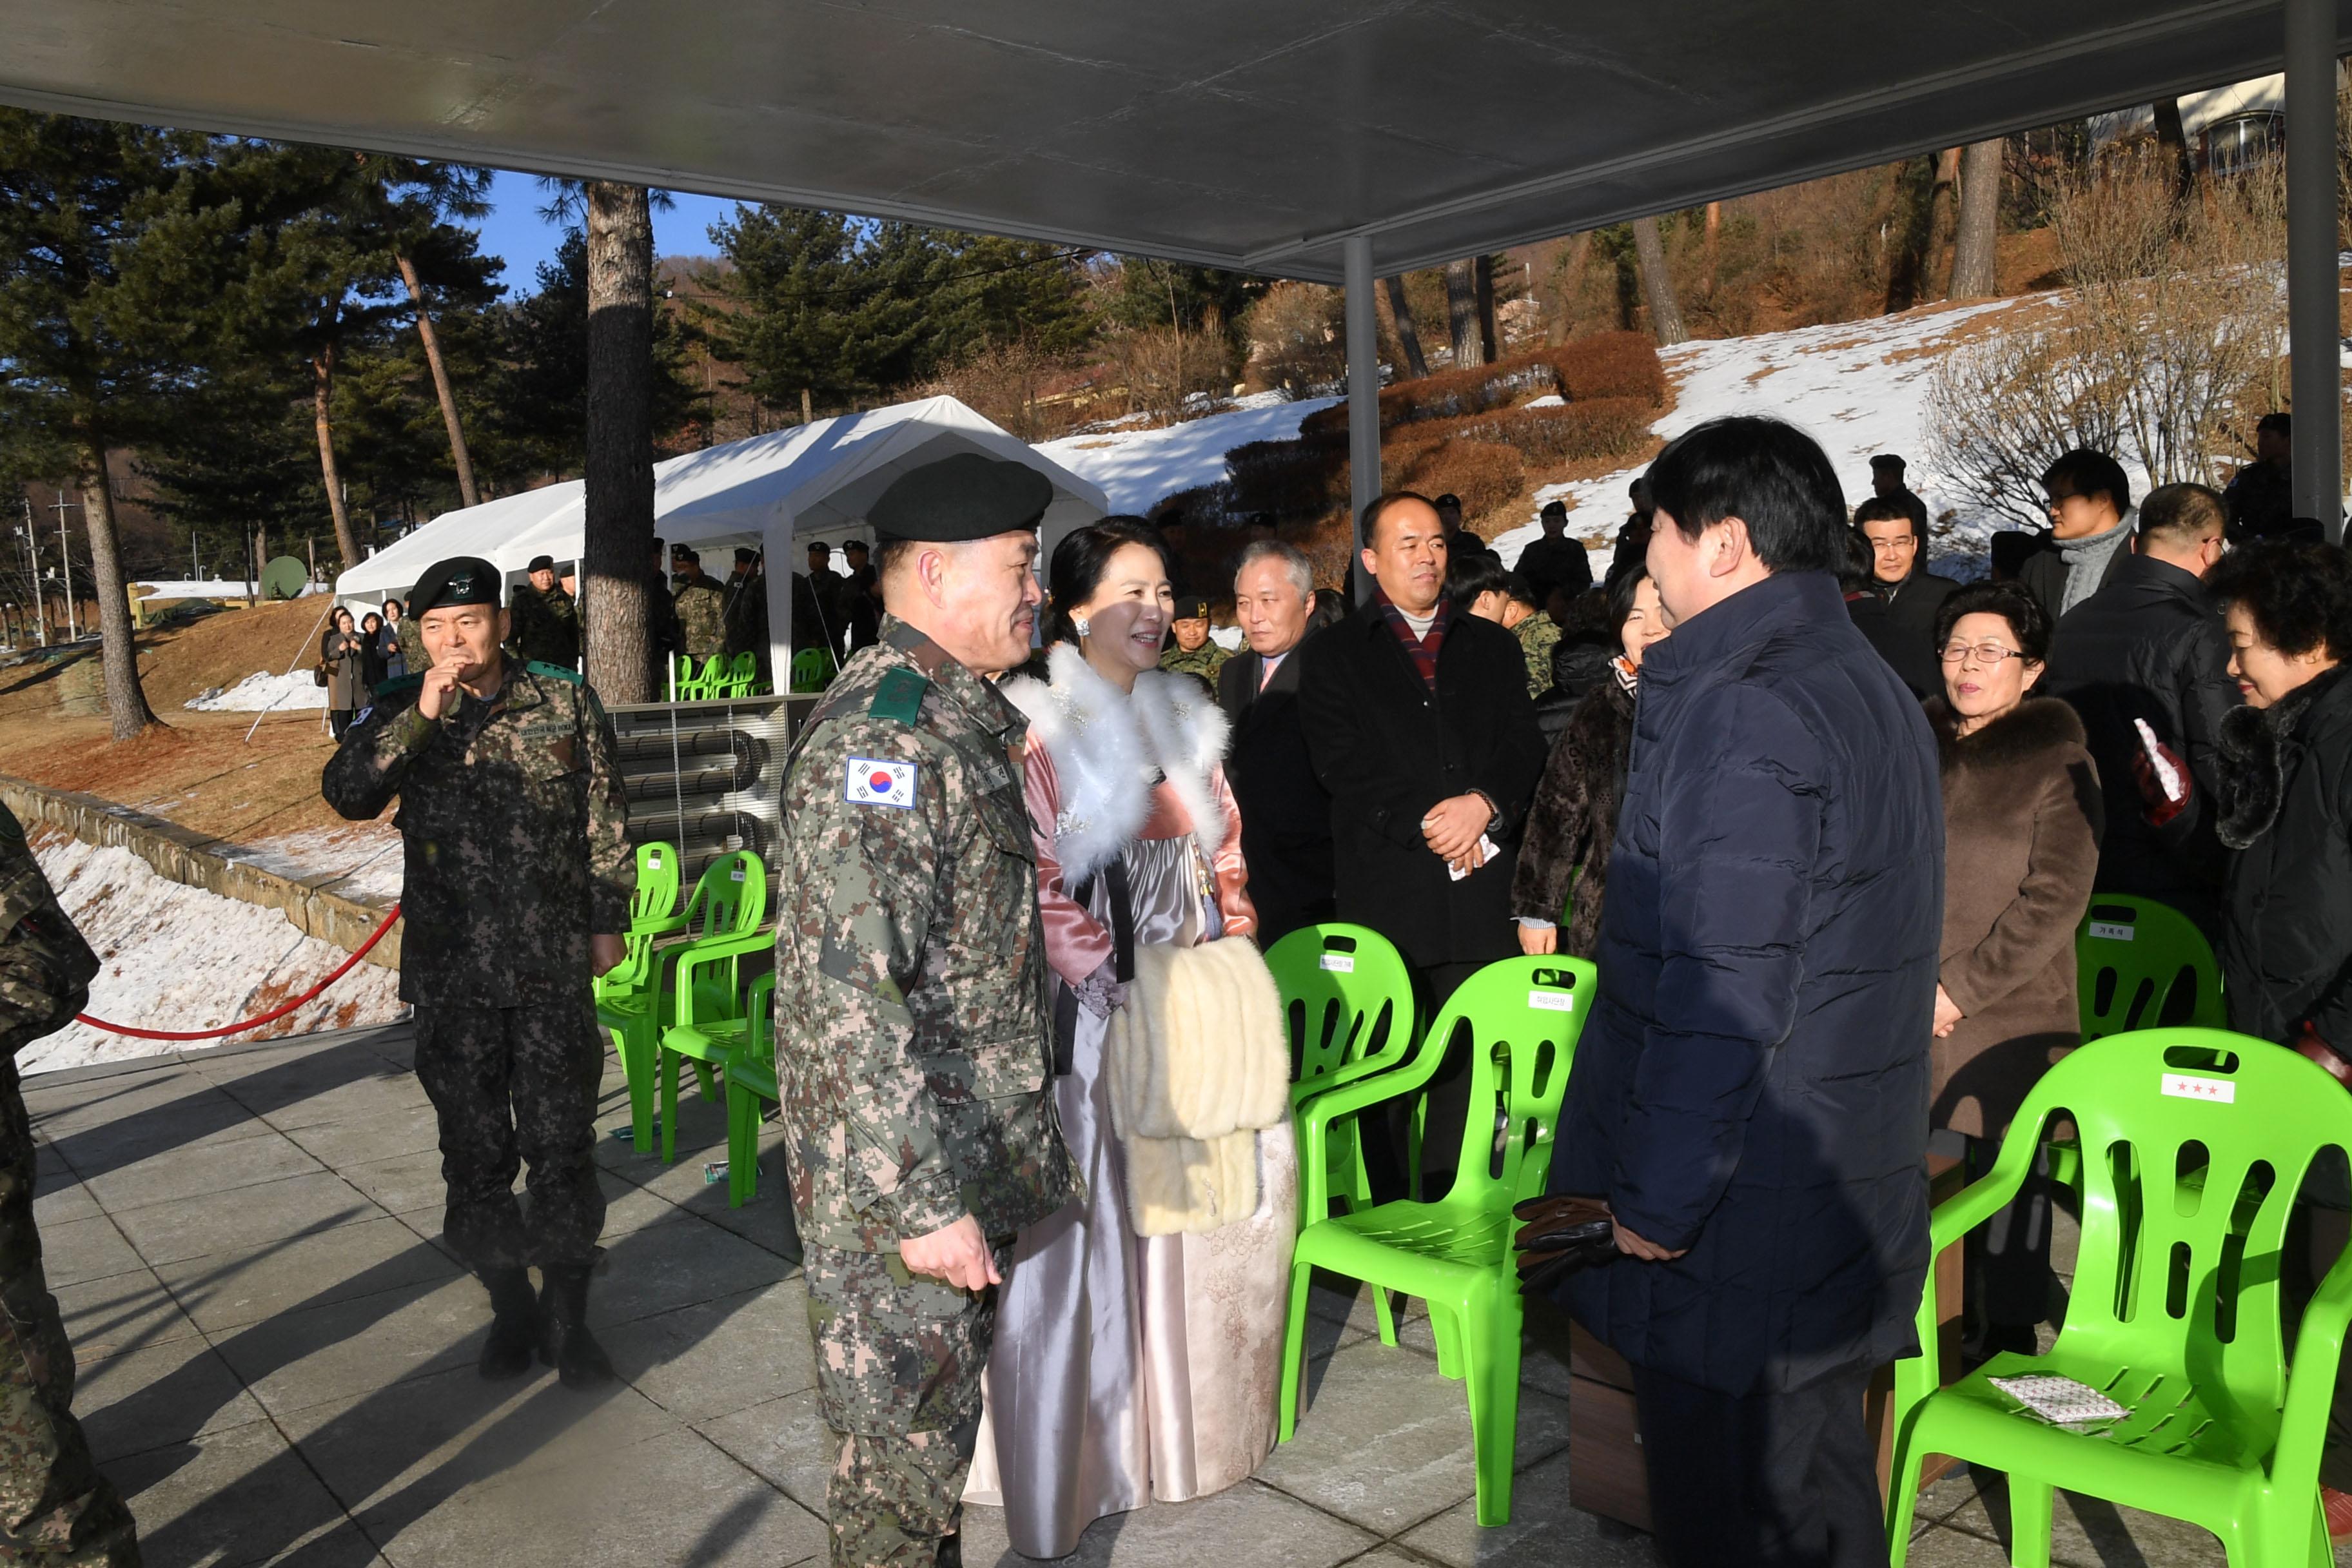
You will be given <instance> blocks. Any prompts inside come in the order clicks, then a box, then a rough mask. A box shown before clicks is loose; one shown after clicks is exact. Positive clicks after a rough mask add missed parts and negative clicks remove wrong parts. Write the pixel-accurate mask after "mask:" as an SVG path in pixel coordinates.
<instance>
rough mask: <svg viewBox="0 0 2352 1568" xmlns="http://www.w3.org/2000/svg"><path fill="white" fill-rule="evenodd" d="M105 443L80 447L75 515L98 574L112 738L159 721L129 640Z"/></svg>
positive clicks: (134, 734) (101, 649) (132, 736)
mask: <svg viewBox="0 0 2352 1568" xmlns="http://www.w3.org/2000/svg"><path fill="white" fill-rule="evenodd" d="M106 458H107V451H106V443H105V442H104V441H102V440H92V441H91V442H90V443H89V445H88V446H87V447H84V448H83V449H82V462H81V473H80V476H79V482H80V489H81V508H82V510H81V520H82V523H83V526H84V527H86V528H88V529H89V565H90V574H91V575H92V576H94V577H96V578H97V579H98V633H99V655H100V660H101V662H102V663H103V665H104V667H105V673H106V712H107V716H108V718H110V720H111V721H113V728H114V738H115V739H116V740H118V741H129V740H134V739H136V738H137V737H138V734H139V732H140V731H142V730H144V729H146V728H148V727H149V726H150V725H152V724H156V723H159V722H161V721H159V720H158V719H157V718H156V717H155V712H154V710H152V709H151V708H149V707H148V706H147V693H146V691H145V690H144V689H142V688H141V686H140V684H139V649H138V647H136V645H135V644H133V642H132V641H131V595H130V593H129V590H128V589H127V587H126V586H125V584H124V583H123V581H122V552H121V550H120V549H119V548H118V547H117V546H116V543H115V537H114V488H113V486H112V485H110V484H109V483H108V482H107V477H106Z"/></svg>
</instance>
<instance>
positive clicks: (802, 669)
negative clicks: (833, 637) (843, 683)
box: [793, 647, 838, 691]
mask: <svg viewBox="0 0 2352 1568" xmlns="http://www.w3.org/2000/svg"><path fill="white" fill-rule="evenodd" d="M837 673H838V671H837V670H836V669H835V667H834V662H833V654H832V652H831V651H830V650H828V649H825V648H821V647H804V648H803V649H801V651H800V652H798V653H796V654H794V655H793V690H794V691H823V690H824V689H825V688H826V687H828V686H830V685H832V684H833V678H834V676H835V674H837Z"/></svg>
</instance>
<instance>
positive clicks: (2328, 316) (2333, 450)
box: [2286, 0, 2344, 544]
mask: <svg viewBox="0 0 2352 1568" xmlns="http://www.w3.org/2000/svg"><path fill="white" fill-rule="evenodd" d="M2286 291H2287V340H2288V344H2289V352H2290V353H2293V354H2294V515H2295V516H2297V517H2312V518H2317V519H2318V520H2319V521H2321V522H2323V523H2325V524H2326V526H2327V537H2328V539H2329V540H2330V541H2331V542H2335V543H2338V544H2340V543H2342V542H2343V541H2344V474H2343V450H2344V448H2343V444H2342V443H2343V425H2344V397H2343V383H2342V369H2341V366H2342V363H2343V359H2342V354H2343V351H2342V348H2341V346H2340V344H2341V340H2342V337H2343V329H2342V327H2341V325H2340V318H2339V317H2338V315H2337V313H2336V0H2286Z"/></svg>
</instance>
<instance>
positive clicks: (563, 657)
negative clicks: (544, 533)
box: [507, 555, 580, 669]
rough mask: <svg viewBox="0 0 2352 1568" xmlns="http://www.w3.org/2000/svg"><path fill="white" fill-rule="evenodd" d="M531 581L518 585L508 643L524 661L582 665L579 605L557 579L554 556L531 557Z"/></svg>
mask: <svg viewBox="0 0 2352 1568" xmlns="http://www.w3.org/2000/svg"><path fill="white" fill-rule="evenodd" d="M507 620H508V622H509V624H510V625H511V626H513V627H514V640H513V641H512V642H511V643H509V645H508V646H509V647H512V648H513V649H514V651H515V654H516V656H517V657H518V658H520V659H521V660H522V661H523V662H524V663H525V664H558V665H562V667H563V668H566V669H577V668H580V606H579V605H575V604H573V603H572V595H571V594H570V593H568V592H566V591H565V589H564V588H563V586H562V584H559V583H557V582H556V580H555V557H553V556H551V555H537V556H533V557H532V558H531V563H530V582H528V583H524V584H520V585H518V586H517V587H516V589H515V591H514V604H513V605H512V606H511V607H510V608H509V610H508V611H507Z"/></svg>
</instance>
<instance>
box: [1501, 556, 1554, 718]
mask: <svg viewBox="0 0 2352 1568" xmlns="http://www.w3.org/2000/svg"><path fill="white" fill-rule="evenodd" d="M1507 592H1508V593H1509V595H1510V596H1511V600H1510V605H1509V607H1507V609H1505V610H1504V612H1503V624H1504V625H1505V626H1508V627H1509V628H1510V632H1511V635H1512V636H1513V637H1517V638H1518V639H1519V651H1520V652H1521V653H1523V654H1525V655H1526V656H1527V660H1528V696H1530V697H1541V696H1542V695H1543V694H1544V693H1545V692H1547V691H1549V690H1550V689H1551V653H1552V649H1554V648H1556V647H1559V622H1557V621H1555V620H1553V619H1552V618H1551V615H1550V613H1549V611H1547V610H1544V609H1542V608H1540V607H1539V606H1538V605H1537V603H1536V594H1537V589H1536V586H1535V584H1532V583H1530V582H1528V579H1527V578H1525V577H1524V576H1522V575H1520V574H1518V573H1517V572H1514V573H1512V574H1511V585H1510V587H1509V589H1508V590H1507Z"/></svg>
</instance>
